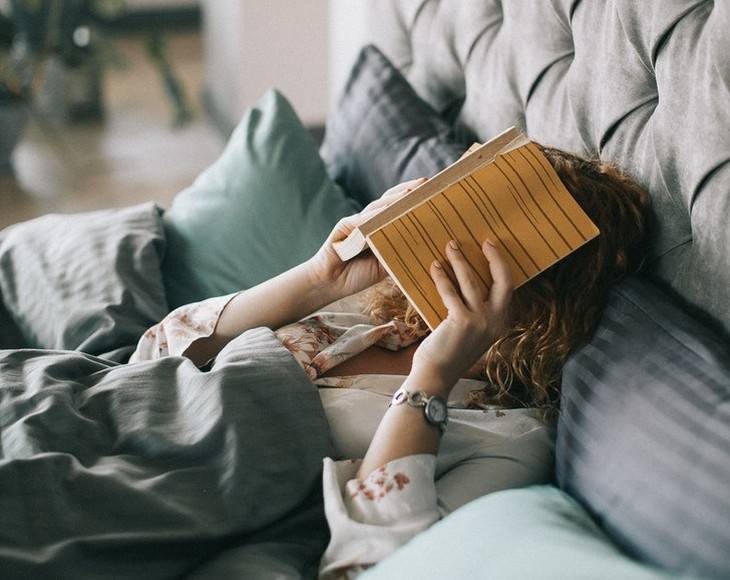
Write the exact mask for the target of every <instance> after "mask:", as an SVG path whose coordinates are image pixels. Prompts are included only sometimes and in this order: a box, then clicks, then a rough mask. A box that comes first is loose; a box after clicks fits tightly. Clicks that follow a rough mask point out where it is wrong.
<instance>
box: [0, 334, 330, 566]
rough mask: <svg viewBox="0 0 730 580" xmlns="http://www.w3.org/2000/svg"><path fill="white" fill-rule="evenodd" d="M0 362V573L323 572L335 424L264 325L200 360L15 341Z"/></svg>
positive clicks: (311, 387) (313, 388)
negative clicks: (119, 358) (205, 364)
mask: <svg viewBox="0 0 730 580" xmlns="http://www.w3.org/2000/svg"><path fill="white" fill-rule="evenodd" d="M0 377H2V384H1V385H0V408H2V413H0V440H1V441H2V457H1V458H0V489H2V490H3V491H2V493H0V513H2V518H3V525H2V526H0V570H2V577H3V579H7V580H14V579H18V580H21V579H22V580H25V579H27V578H60V579H69V580H83V579H87V578H88V579H94V580H96V579H98V578H115V579H120V580H123V579H127V578H128V579H132V578H134V579H137V578H145V579H148V580H154V579H155V578H159V579H162V578H165V579H167V578H182V577H184V576H185V575H186V574H191V575H192V577H194V578H210V579H216V580H218V579H220V578H234V577H256V578H266V577H273V574H274V571H276V572H278V573H285V572H286V573H287V574H289V576H286V577H294V578H299V577H300V576H302V575H304V576H305V577H306V576H307V575H309V576H311V575H312V574H313V573H315V572H316V567H317V565H318V561H319V557H320V555H321V552H322V551H323V550H324V547H325V546H326V542H327V539H328V534H327V527H326V522H325V520H324V517H323V511H322V503H321V502H322V499H321V492H319V491H318V490H319V489H320V486H321V468H322V457H324V456H327V455H331V454H332V449H331V444H330V438H329V431H328V427H327V421H326V419H325V416H324V413H323V410H322V406H321V403H320V401H319V397H318V396H317V391H316V389H315V387H314V386H313V385H312V384H311V382H310V381H309V379H308V378H307V376H306V374H304V372H302V370H301V368H300V367H299V365H298V364H297V363H296V361H295V360H294V359H293V358H292V357H291V355H290V354H289V353H288V351H286V349H284V348H283V347H282V346H281V344H280V343H279V341H278V340H276V338H275V337H274V336H273V334H272V332H271V331H269V330H267V329H255V330H251V331H249V332H247V333H244V334H243V335H241V336H240V337H238V338H237V339H235V340H234V341H232V342H231V343H230V344H229V345H228V346H227V347H226V348H225V349H224V350H223V351H222V352H221V353H220V355H219V356H218V358H217V359H216V361H215V364H214V365H213V366H212V368H211V370H210V371H209V372H207V373H202V372H200V371H199V370H198V369H197V368H195V367H194V365H193V364H192V363H191V362H190V361H188V360H187V359H183V358H179V357H176V358H166V359H163V360H159V361H153V362H146V363H139V364H130V365H119V364H117V363H114V362H111V361H108V360H105V359H101V358H97V357H93V356H90V355H86V354H83V353H79V352H70V351H42V350H6V351H0ZM219 553H222V554H223V557H222V559H221V560H218V559H217V556H218V554H219ZM234 555H236V556H234ZM238 556H240V558H239V557H238ZM273 561H276V562H278V564H277V565H276V566H272V568H271V569H269V570H267V568H266V567H265V566H266V564H267V563H271V562H273ZM262 563H263V564H262ZM272 570H273V571H272ZM239 573H244V576H236V574H239ZM246 574H249V575H248V576H246ZM277 577H280V576H277Z"/></svg>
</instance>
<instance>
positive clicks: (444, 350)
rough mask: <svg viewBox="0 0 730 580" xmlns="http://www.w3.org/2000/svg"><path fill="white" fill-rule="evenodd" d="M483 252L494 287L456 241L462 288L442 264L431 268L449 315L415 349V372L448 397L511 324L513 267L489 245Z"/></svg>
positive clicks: (454, 260)
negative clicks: (509, 316)
mask: <svg viewBox="0 0 730 580" xmlns="http://www.w3.org/2000/svg"><path fill="white" fill-rule="evenodd" d="M482 251H483V252H484V256H485V258H486V261H487V262H488V263H489V272H490V273H491V276H492V286H491V287H487V286H486V285H485V283H484V282H483V281H482V279H481V278H480V277H479V276H478V275H477V274H476V272H475V271H474V269H473V268H472V267H471V266H470V265H469V262H467V260H466V258H465V257H464V254H463V253H462V252H461V250H459V249H458V246H457V247H456V248H455V247H454V246H453V245H451V243H450V244H449V245H448V246H447V248H446V256H447V258H448V259H449V263H450V264H451V267H452V269H453V271H454V274H455V276H456V281H457V283H458V286H455V285H454V283H453V282H452V281H451V279H450V278H449V276H448V275H447V274H446V271H445V270H444V267H443V266H442V265H440V264H438V263H437V262H434V264H433V265H432V266H431V277H432V278H433V281H434V283H435V284H436V288H437V289H438V292H439V295H440V296H441V299H442V300H443V302H444V305H445V306H446V308H447V309H448V316H447V317H446V319H445V320H444V321H443V322H441V324H439V325H438V327H437V328H436V329H435V330H434V331H433V332H432V333H431V334H430V335H429V336H428V337H426V339H425V340H424V341H423V342H422V343H421V344H420V346H419V347H418V349H417V350H416V352H415V354H414V356H413V366H412V369H411V374H412V375H416V376H417V377H418V380H419V382H422V383H423V384H424V385H425V384H427V383H429V384H431V385H432V388H433V389H435V390H436V391H439V394H442V395H444V396H447V395H448V393H449V392H450V391H451V388H452V387H453V386H454V385H455V384H456V382H457V381H458V380H459V379H460V378H461V377H462V376H464V374H465V373H466V372H467V371H468V370H469V369H470V368H471V367H472V366H474V364H476V363H477V362H478V361H479V359H480V358H481V357H482V355H483V354H484V353H485V352H486V351H487V350H488V349H489V347H490V346H491V345H492V343H493V342H494V341H495V340H496V339H497V338H498V337H499V336H500V334H501V333H502V332H503V331H504V329H505V326H506V324H507V318H508V310H509V304H510V300H511V297H512V278H511V276H510V270H509V265H508V264H507V262H506V261H505V260H504V258H503V257H502V256H501V254H500V253H499V251H498V250H497V248H496V247H495V246H494V245H492V244H491V243H490V242H488V241H487V242H485V243H484V244H483V245H482Z"/></svg>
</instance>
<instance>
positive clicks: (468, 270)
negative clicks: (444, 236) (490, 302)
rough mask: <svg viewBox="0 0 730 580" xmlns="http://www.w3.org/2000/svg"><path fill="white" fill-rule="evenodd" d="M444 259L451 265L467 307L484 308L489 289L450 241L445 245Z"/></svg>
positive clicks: (454, 243) (457, 246)
mask: <svg viewBox="0 0 730 580" xmlns="http://www.w3.org/2000/svg"><path fill="white" fill-rule="evenodd" d="M446 257H447V258H448V259H449V262H450V263H451V267H452V268H453V270H454V274H455V276H456V280H457V282H458V283H459V289H460V290H461V295H462V296H463V297H464V300H465V302H466V304H467V306H469V308H470V309H471V310H477V309H482V308H484V303H485V302H486V301H487V298H488V297H489V288H488V287H487V285H486V284H485V283H484V281H483V280H482V279H481V278H480V277H479V275H478V274H477V273H476V272H475V271H474V268H473V267H472V265H471V264H470V263H469V261H468V260H467V259H466V256H465V255H464V253H463V252H462V250H461V249H460V248H459V245H458V244H457V242H456V241H454V240H451V241H450V242H449V243H448V244H447V245H446Z"/></svg>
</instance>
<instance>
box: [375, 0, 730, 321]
mask: <svg viewBox="0 0 730 580" xmlns="http://www.w3.org/2000/svg"><path fill="white" fill-rule="evenodd" d="M368 12H369V20H370V22H373V23H377V25H374V26H372V27H370V29H369V31H368V32H369V41H371V42H374V43H375V44H376V45H377V46H378V47H379V48H380V49H381V50H382V51H383V52H384V53H385V54H386V55H387V56H388V57H389V58H390V59H391V60H392V61H393V62H394V63H395V65H396V66H397V67H398V69H399V70H401V71H403V72H404V75H405V76H406V78H407V79H408V81H409V82H410V83H411V85H412V86H413V87H414V89H415V91H416V92H417V93H418V95H419V96H420V97H421V98H422V99H424V100H425V101H426V102H427V103H429V104H430V105H431V106H432V107H434V108H435V109H436V110H439V111H441V110H443V109H444V108H446V107H448V106H449V105H450V104H452V103H454V102H459V101H461V100H463V101H464V104H463V106H462V108H461V111H460V113H459V121H461V123H463V124H464V125H466V126H467V127H468V128H469V129H471V130H472V131H474V132H475V133H476V135H477V136H478V137H479V139H480V140H481V141H484V140H487V139H489V138H491V137H494V136H495V135H497V134H499V133H500V132H502V131H503V130H504V129H505V128H507V127H508V126H510V125H517V126H519V127H522V128H524V129H525V130H526V131H527V133H528V135H529V136H530V137H531V138H532V139H534V140H536V141H539V142H541V143H543V144H545V145H550V146H553V147H558V148H560V149H564V150H567V151H571V152H574V153H578V154H581V155H583V156H585V157H599V158H600V159H602V160H604V161H608V162H611V163H614V164H616V165H618V166H619V167H622V168H623V169H624V170H626V171H627V172H628V173H629V174H630V175H632V176H634V177H635V178H636V179H637V180H638V181H639V182H640V183H641V184H642V185H644V186H645V187H646V188H647V190H648V191H649V192H650V193H651V195H652V199H653V201H654V214H655V218H656V226H657V227H655V228H654V229H653V233H652V240H651V251H652V256H653V260H652V262H651V267H652V269H653V270H654V272H655V273H656V274H657V275H658V276H659V277H660V278H661V279H662V280H663V281H664V282H665V283H667V284H668V285H670V286H671V288H672V289H673V290H674V291H676V292H677V293H678V294H680V295H681V296H682V297H683V298H685V299H686V300H688V301H689V302H690V303H692V304H693V305H695V306H698V307H700V308H702V309H703V310H705V311H706V312H707V313H709V314H710V315H711V316H713V317H714V318H716V319H718V320H719V321H721V322H722V324H723V325H724V328H725V330H726V332H728V333H730V308H728V307H727V306H728V304H730V228H728V227H727V216H728V215H730V195H728V189H729V184H730V67H729V66H728V65H727V63H728V62H730V35H728V34H726V31H727V30H728V29H730V3H728V2H718V1H713V0H686V1H682V2H667V1H666V0H642V1H641V2H627V1H624V0H582V1H580V2H577V1H571V2H568V1H561V2H558V1H556V0H552V1H546V2H504V1H503V0H483V1H481V2H476V1H472V2H465V1H464V0H373V1H372V3H371V4H370V5H369V8H368ZM526 39H529V42H528V41H526ZM678 71H682V73H681V74H678Z"/></svg>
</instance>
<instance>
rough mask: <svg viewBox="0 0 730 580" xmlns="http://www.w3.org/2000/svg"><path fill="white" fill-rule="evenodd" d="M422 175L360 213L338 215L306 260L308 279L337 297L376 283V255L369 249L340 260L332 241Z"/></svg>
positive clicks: (380, 272)
mask: <svg viewBox="0 0 730 580" xmlns="http://www.w3.org/2000/svg"><path fill="white" fill-rule="evenodd" d="M424 181H426V179H425V178H420V179H414V180H412V181H406V182H404V183H401V184H399V185H396V186H395V187H392V188H390V189H389V190H388V191H386V192H385V193H384V194H383V195H382V196H381V197H380V198H379V199H377V200H375V201H374V202H372V203H370V204H369V205H367V206H366V207H365V208H364V209H363V210H362V211H361V212H360V213H358V214H355V215H352V216H349V217H346V218H343V219H341V220H340V221H339V222H338V223H337V225H336V226H335V228H334V229H333V230H332V233H331V234H330V235H329V236H328V237H327V240H326V241H325V243H324V244H323V245H322V247H321V248H320V249H319V251H318V252H317V253H316V254H315V255H314V256H313V257H312V258H311V259H310V260H309V261H308V263H307V264H308V267H309V270H310V274H311V277H312V283H313V284H314V285H315V286H316V287H322V288H327V291H328V292H333V293H334V295H335V296H336V297H338V298H343V297H345V296H350V295H351V294H355V293H357V292H360V291H361V290H364V289H365V288H369V287H370V286H372V285H373V284H377V283H378V282H380V281H381V280H382V279H383V278H385V276H386V272H385V270H384V269H383V267H382V266H381V265H380V262H379V261H378V259H377V258H376V257H375V256H374V255H373V253H372V252H371V251H370V250H366V251H365V252H363V253H362V254H360V255H359V256H356V257H354V258H352V259H351V260H348V261H347V262H343V261H342V260H341V259H340V257H339V256H338V255H337V252H335V249H334V247H333V244H334V243H335V242H339V241H342V240H344V239H345V238H346V237H347V236H349V235H350V233H351V232H352V231H353V230H354V229H355V228H356V227H357V226H359V225H360V224H361V223H363V222H364V221H366V220H368V219H370V218H371V217H372V216H373V215H374V214H375V213H377V212H378V211H380V210H382V209H383V208H385V207H386V206H388V205H390V204H391V203H393V202H394V201H396V200H398V199H399V198H401V197H403V196H404V195H405V194H406V193H408V192H409V191H412V190H413V189H415V188H416V187H418V186H419V185H421V184H422V183H423V182H424Z"/></svg>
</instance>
